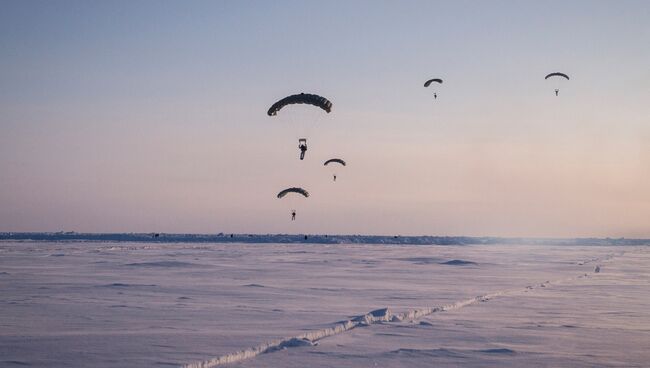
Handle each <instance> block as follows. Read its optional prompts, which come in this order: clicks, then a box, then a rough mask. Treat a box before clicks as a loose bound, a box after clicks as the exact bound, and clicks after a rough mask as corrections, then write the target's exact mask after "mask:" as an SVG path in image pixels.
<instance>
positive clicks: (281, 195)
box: [278, 187, 309, 198]
mask: <svg viewBox="0 0 650 368" xmlns="http://www.w3.org/2000/svg"><path fill="white" fill-rule="evenodd" d="M289 193H298V194H302V195H303V196H305V198H307V197H309V192H307V191H306V190H304V189H302V188H295V187H294V188H287V189H285V190H283V191H280V193H278V198H282V197H284V196H286V195H287V194H289Z"/></svg>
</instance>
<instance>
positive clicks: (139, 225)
mask: <svg viewBox="0 0 650 368" xmlns="http://www.w3.org/2000/svg"><path fill="white" fill-rule="evenodd" d="M648 19H650V2H648V1H445V2H442V1H412V2H402V1H400V2H398V1H392V2H379V1H367V2H362V1H328V2H316V1H265V2H262V1H257V2H252V1H230V2H226V1H221V2H217V1H174V2H172V1H105V2H98V1H1V2H0V86H2V87H1V88H0V231H2V230H4V231H50V230H76V231H168V232H215V231H227V232H319V233H325V232H329V233H374V234H393V233H400V234H441V235H443V234H458V235H460V234H462V235H505V236H507V235H517V236H519V235H526V236H628V237H633V236H634V237H640V236H645V237H648V236H650V225H648V221H647V219H648V218H650V103H649V102H650V68H649V67H648V65H650V47H648V45H650V24H649V23H650V22H648ZM552 71H564V72H566V73H568V74H569V75H571V77H572V80H571V81H570V82H569V83H566V84H564V85H563V86H562V92H561V95H560V96H559V97H555V96H554V94H553V88H554V86H553V85H551V83H549V82H548V81H545V80H544V79H543V77H544V75H545V74H546V73H548V72H552ZM431 77H441V78H443V79H444V80H445V83H444V84H443V85H442V86H440V87H439V89H438V94H439V98H438V99H437V100H435V101H434V100H433V99H432V98H431V91H429V90H427V89H424V88H423V87H422V84H423V82H424V81H425V80H426V79H428V78H431ZM302 91H304V92H313V93H318V94H322V95H324V96H326V97H328V98H330V99H331V100H332V102H333V103H334V110H333V112H332V113H331V114H329V115H327V116H326V117H325V118H324V119H323V120H322V121H319V122H318V124H317V126H316V127H314V128H313V129H310V137H309V139H310V151H309V152H308V159H307V160H306V161H304V162H299V161H298V160H297V159H296V156H297V150H296V147H295V146H296V142H295V138H296V134H298V133H296V132H295V131H292V128H291V127H289V126H286V124H284V123H283V122H282V121H281V120H278V121H276V120H275V119H274V118H269V117H268V116H266V110H267V109H268V107H269V106H270V105H271V104H272V103H273V102H274V101H275V100H277V99H279V98H281V97H283V96H285V95H287V94H291V93H296V92H302ZM330 156H342V157H344V158H346V159H347V160H348V162H349V163H350V165H349V167H347V168H346V169H345V171H343V172H341V174H340V179H339V181H338V182H337V183H336V184H333V183H332V182H331V181H330V177H329V175H330V173H329V172H328V171H327V170H325V169H324V168H323V167H321V165H320V163H321V162H322V161H324V159H326V158H329V157H330ZM294 185H301V186H304V187H306V188H307V189H308V190H310V192H311V193H312V197H311V198H309V200H307V201H305V203H303V204H302V205H301V206H300V209H299V216H298V220H299V221H296V222H295V223H292V222H289V221H287V220H288V209H287V205H286V204H284V203H282V201H279V200H277V199H275V194H276V193H277V192H278V191H279V190H280V189H282V188H284V187H287V186H294Z"/></svg>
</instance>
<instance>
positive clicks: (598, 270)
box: [594, 265, 600, 273]
mask: <svg viewBox="0 0 650 368" xmlns="http://www.w3.org/2000/svg"><path fill="white" fill-rule="evenodd" d="M594 272H595V273H599V272H600V265H598V266H596V269H594Z"/></svg>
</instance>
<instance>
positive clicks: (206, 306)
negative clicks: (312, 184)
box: [0, 241, 650, 367]
mask: <svg viewBox="0 0 650 368" xmlns="http://www.w3.org/2000/svg"><path fill="white" fill-rule="evenodd" d="M597 266H599V267H600V268H599V270H600V272H595V271H596V267H597ZM648 285H650V248H649V247H645V246H621V245H619V246H586V245H516V244H508V245H495V244H490V245H452V246H442V245H394V244H393V245H387V244H375V245H367V244H297V243H288V244H273V243H266V244H249V243H246V244H244V243H220V244H219V243H166V242H156V243H146V242H142V241H139V242H133V243H128V242H112V243H102V242H84V241H73V242H65V241H57V242H12V241H3V242H0V366H3V367H4V366H7V367H11V366H47V367H143V366H146V367H149V366H151V367H154V366H183V365H188V366H191V367H192V366H195V367H201V366H217V365H220V364H226V365H228V366H234V367H305V366H309V367H431V366H463V367H486V366H494V367H504V366H511V367H522V366H527V367H531V366H544V367H549V366H550V367H597V366H607V367H609V366H618V367H645V366H647V365H648V362H649V361H650V308H648V306H649V305H650V287H648ZM386 308H387V309H386ZM371 312H372V313H371ZM228 362H230V363H228Z"/></svg>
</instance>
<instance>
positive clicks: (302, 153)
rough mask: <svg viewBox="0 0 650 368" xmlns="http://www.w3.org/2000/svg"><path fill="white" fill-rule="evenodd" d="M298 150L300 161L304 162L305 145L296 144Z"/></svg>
mask: <svg viewBox="0 0 650 368" xmlns="http://www.w3.org/2000/svg"><path fill="white" fill-rule="evenodd" d="M298 148H300V159H301V160H304V159H305V152H307V143H300V144H298Z"/></svg>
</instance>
